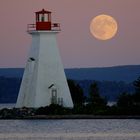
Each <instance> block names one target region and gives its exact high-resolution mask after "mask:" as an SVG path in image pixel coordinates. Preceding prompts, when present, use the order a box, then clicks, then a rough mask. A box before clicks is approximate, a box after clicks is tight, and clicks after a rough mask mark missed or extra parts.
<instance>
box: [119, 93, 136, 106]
mask: <svg viewBox="0 0 140 140" xmlns="http://www.w3.org/2000/svg"><path fill="white" fill-rule="evenodd" d="M117 106H118V107H122V108H129V107H132V106H133V99H132V95H130V94H128V93H126V92H124V93H122V94H121V95H120V96H119V97H118V101H117Z"/></svg>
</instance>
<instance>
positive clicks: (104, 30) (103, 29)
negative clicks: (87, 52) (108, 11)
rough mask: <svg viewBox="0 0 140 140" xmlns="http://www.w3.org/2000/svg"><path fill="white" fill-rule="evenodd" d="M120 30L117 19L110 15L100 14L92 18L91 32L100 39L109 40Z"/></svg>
mask: <svg viewBox="0 0 140 140" xmlns="http://www.w3.org/2000/svg"><path fill="white" fill-rule="evenodd" d="M117 30H118V25H117V22H116V20H115V19H114V18H113V17H111V16H109V15H99V16H96V17H95V18H93V19H92V21H91V24H90V32H91V34H92V35H93V36H94V37H95V38H97V39H99V40H108V39H111V38H113V37H114V36H115V34H116V33H117Z"/></svg>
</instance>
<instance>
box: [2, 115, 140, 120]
mask: <svg viewBox="0 0 140 140" xmlns="http://www.w3.org/2000/svg"><path fill="white" fill-rule="evenodd" d="M7 119H15V120H16V119H23V120H24V119H25V120H26V119H29V120H36V119H46V120H48V119H55V120H56V119H59V120H60V119H140V116H100V115H97V116H95V115H35V116H27V117H26V116H24V117H12V118H0V120H7Z"/></svg>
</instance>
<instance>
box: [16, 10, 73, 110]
mask: <svg viewBox="0 0 140 140" xmlns="http://www.w3.org/2000/svg"><path fill="white" fill-rule="evenodd" d="M35 15H36V23H35V24H28V33H29V34H30V35H31V36H32V45H31V49H30V52H29V56H28V59H27V63H26V66H25V70H24V74H23V78H22V82H21V86H20V90H19V95H18V98H17V103H16V107H17V108H21V107H33V108H38V107H43V106H48V105H50V104H59V105H62V106H64V107H70V108H72V107H73V102H72V98H71V94H70V91H69V87H68V84H67V80H66V76H65V73H64V68H63V65H62V62H61V58H60V55H59V50H58V47H57V41H56V35H57V34H58V33H59V32H60V24H58V23H52V21H51V12H50V11H46V10H44V9H42V10H41V11H38V12H36V13H35Z"/></svg>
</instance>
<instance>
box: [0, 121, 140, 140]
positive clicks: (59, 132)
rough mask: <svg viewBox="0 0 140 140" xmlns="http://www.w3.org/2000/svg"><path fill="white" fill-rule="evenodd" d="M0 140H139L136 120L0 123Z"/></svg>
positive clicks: (139, 135) (139, 124) (139, 126)
mask: <svg viewBox="0 0 140 140" xmlns="http://www.w3.org/2000/svg"><path fill="white" fill-rule="evenodd" d="M0 140H140V120H98V119H97V120H0Z"/></svg>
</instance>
